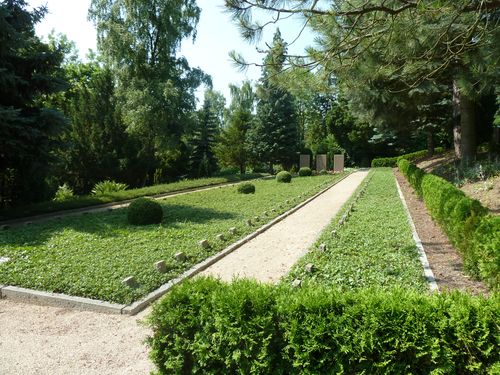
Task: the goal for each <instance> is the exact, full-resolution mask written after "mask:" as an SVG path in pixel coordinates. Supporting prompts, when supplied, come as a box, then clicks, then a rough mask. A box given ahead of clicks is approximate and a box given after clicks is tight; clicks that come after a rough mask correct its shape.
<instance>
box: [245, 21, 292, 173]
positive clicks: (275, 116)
mask: <svg viewBox="0 0 500 375" xmlns="http://www.w3.org/2000/svg"><path fill="white" fill-rule="evenodd" d="M285 54H286V43H285V42H284V41H283V39H282V37H281V33H280V31H279V29H278V30H277V31H276V33H275V35H274V38H273V44H272V47H271V49H270V51H269V53H268V55H267V56H266V58H265V59H264V68H263V70H262V78H261V79H260V84H259V86H258V89H257V114H256V121H255V122H254V125H253V126H252V128H251V129H250V131H249V135H248V140H249V143H250V146H251V149H252V153H253V154H254V157H255V158H256V159H257V160H259V161H260V162H263V163H266V164H268V165H269V169H270V170H271V169H272V165H273V164H281V165H282V166H283V167H284V168H289V167H290V166H291V165H292V164H293V163H294V162H295V160H296V158H297V155H298V146H299V145H298V126H297V118H296V112H295V107H294V99H293V96H292V95H291V94H290V92H288V91H287V90H285V89H283V88H282V87H281V86H280V85H279V84H278V82H277V80H278V78H277V77H278V75H279V74H280V73H281V72H282V69H283V63H284V59H285Z"/></svg>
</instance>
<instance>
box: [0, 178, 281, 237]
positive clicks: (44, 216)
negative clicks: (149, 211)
mask: <svg viewBox="0 0 500 375" xmlns="http://www.w3.org/2000/svg"><path fill="white" fill-rule="evenodd" d="M271 178H274V176H264V177H258V178H256V179H250V180H242V181H237V182H222V183H220V184H212V185H205V186H198V187H194V188H188V189H183V190H175V191H170V192H168V193H160V194H155V195H144V196H143V197H145V198H153V199H163V198H168V197H171V196H175V195H181V194H187V193H196V192H198V191H203V190H210V189H217V188H222V187H231V186H234V185H238V184H239V183H241V182H247V181H253V180H266V179H271ZM137 198H139V197H136V198H132V199H125V200H122V201H115V202H109V203H103V204H96V205H92V206H86V207H80V208H72V209H69V210H59V211H54V212H48V213H46V214H39V215H33V216H25V217H22V218H19V219H8V220H0V226H3V225H6V226H11V225H12V226H17V225H22V224H25V223H26V222H39V221H45V220H51V219H54V218H56V217H58V216H60V217H63V216H71V215H78V214H83V213H87V212H99V211H104V210H106V209H117V208H123V207H126V206H128V205H129V204H130V202H132V201H133V200H134V199H137ZM0 229H1V228H0Z"/></svg>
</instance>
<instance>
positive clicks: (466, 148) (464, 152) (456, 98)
mask: <svg viewBox="0 0 500 375" xmlns="http://www.w3.org/2000/svg"><path fill="white" fill-rule="evenodd" d="M453 143H454V146H455V155H456V157H457V158H458V159H460V160H461V162H462V164H470V163H471V162H473V161H474V160H475V158H476V148H477V144H476V113H475V105H474V101H473V100H472V99H471V98H470V97H469V96H467V95H465V94H464V93H463V92H461V91H460V89H459V88H458V86H457V84H456V82H453Z"/></svg>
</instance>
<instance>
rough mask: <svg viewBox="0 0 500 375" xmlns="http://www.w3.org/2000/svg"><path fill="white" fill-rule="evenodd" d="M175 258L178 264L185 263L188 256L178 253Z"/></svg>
mask: <svg viewBox="0 0 500 375" xmlns="http://www.w3.org/2000/svg"><path fill="white" fill-rule="evenodd" d="M174 257H175V260H176V261H178V262H184V261H185V260H186V254H184V253H183V252H182V251H180V252H178V253H176V254H175V255H174Z"/></svg>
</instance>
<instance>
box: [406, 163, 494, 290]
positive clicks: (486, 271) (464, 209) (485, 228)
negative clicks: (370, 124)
mask: <svg viewBox="0 0 500 375" xmlns="http://www.w3.org/2000/svg"><path fill="white" fill-rule="evenodd" d="M398 167H399V170H400V171H401V173H403V175H405V177H406V178H407V179H408V181H409V182H410V184H411V185H412V186H413V188H414V189H415V191H416V192H417V194H418V195H419V196H421V197H422V198H423V200H424V202H425V205H426V206H427V209H428V210H429V212H430V214H431V216H432V217H433V219H434V220H436V221H437V222H438V223H439V224H440V225H441V227H442V228H443V230H444V231H445V232H446V234H447V235H448V237H449V238H450V240H451V242H452V243H453V245H454V246H455V247H456V248H457V249H458V250H459V251H460V252H461V253H462V256H463V258H464V266H465V268H466V270H467V271H468V272H470V273H471V274H472V275H474V276H476V277H479V278H481V279H482V280H484V281H485V282H486V283H487V284H488V285H489V286H490V287H491V288H492V289H493V290H496V289H498V288H499V286H500V216H493V215H488V210H487V209H486V208H485V207H483V206H482V205H481V203H479V202H478V201H477V200H474V199H471V198H469V197H467V196H466V195H465V194H464V192H462V191H461V190H460V189H458V188H456V187H455V186H454V185H453V184H451V183H449V182H448V181H446V180H444V179H443V178H441V177H438V176H435V175H433V174H428V173H425V172H424V171H423V170H421V169H420V168H418V167H417V166H415V165H414V164H412V163H410V162H409V161H407V160H404V159H401V160H399V162H398Z"/></svg>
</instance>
